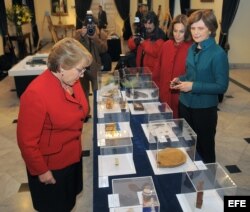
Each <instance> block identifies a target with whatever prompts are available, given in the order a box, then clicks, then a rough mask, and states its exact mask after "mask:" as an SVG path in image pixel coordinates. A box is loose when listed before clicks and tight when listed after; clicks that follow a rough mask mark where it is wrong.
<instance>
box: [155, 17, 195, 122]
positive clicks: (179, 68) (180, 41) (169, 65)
mask: <svg viewBox="0 0 250 212" xmlns="http://www.w3.org/2000/svg"><path fill="white" fill-rule="evenodd" d="M187 26H188V20H187V16H185V15H178V16H176V17H175V18H174V20H173V22H172V23H171V26H170V29H169V35H168V37H169V40H168V41H166V42H165V43H164V44H163V46H162V49H161V53H160V56H159V61H158V63H157V67H156V69H158V70H159V75H158V76H157V78H158V80H159V93H160V101H161V102H167V103H168V105H169V106H170V108H171V109H172V110H173V116H174V118H178V102H179V92H178V91H176V90H173V89H170V81H171V80H172V79H173V78H174V77H177V76H180V75H182V74H183V73H185V64H186V57H187V52H188V48H189V47H190V45H191V42H190V33H189V30H188V29H187Z"/></svg>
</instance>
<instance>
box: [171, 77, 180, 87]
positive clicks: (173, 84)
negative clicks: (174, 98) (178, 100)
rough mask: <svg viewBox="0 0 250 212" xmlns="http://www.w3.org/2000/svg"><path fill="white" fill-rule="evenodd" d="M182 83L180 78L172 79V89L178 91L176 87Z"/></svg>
mask: <svg viewBox="0 0 250 212" xmlns="http://www.w3.org/2000/svg"><path fill="white" fill-rule="evenodd" d="M180 83H181V81H180V79H179V78H178V77H175V78H174V79H172V81H170V88H171V89H176V88H175V86H176V85H179V84H180Z"/></svg>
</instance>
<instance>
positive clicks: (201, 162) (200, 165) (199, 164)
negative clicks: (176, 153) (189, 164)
mask: <svg viewBox="0 0 250 212" xmlns="http://www.w3.org/2000/svg"><path fill="white" fill-rule="evenodd" d="M194 163H195V165H196V166H197V168H198V169H199V170H206V169H207V167H206V165H205V164H204V163H203V161H201V160H197V161H194Z"/></svg>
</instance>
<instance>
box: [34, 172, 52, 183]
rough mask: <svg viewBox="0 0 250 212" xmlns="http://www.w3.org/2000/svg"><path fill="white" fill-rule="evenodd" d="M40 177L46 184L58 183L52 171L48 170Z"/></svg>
mask: <svg viewBox="0 0 250 212" xmlns="http://www.w3.org/2000/svg"><path fill="white" fill-rule="evenodd" d="M38 178H39V180H40V182H41V183H44V184H45V185H48V184H55V183H56V180H55V178H54V177H53V174H52V172H51V171H47V172H45V173H44V174H41V175H39V176H38Z"/></svg>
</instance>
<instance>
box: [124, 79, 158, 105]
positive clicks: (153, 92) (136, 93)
mask: <svg viewBox="0 0 250 212" xmlns="http://www.w3.org/2000/svg"><path fill="white" fill-rule="evenodd" d="M131 83H132V82H131ZM122 95H123V97H124V98H126V99H127V101H128V102H133V104H138V103H139V104H140V103H142V102H150V101H151V102H154V101H158V100H159V88H158V87H157V85H156V84H155V83H154V82H153V81H138V82H137V83H134V84H131V86H130V87H125V89H124V91H122Z"/></svg>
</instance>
